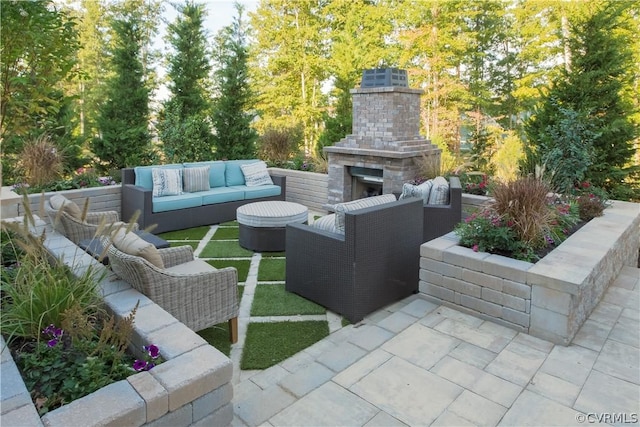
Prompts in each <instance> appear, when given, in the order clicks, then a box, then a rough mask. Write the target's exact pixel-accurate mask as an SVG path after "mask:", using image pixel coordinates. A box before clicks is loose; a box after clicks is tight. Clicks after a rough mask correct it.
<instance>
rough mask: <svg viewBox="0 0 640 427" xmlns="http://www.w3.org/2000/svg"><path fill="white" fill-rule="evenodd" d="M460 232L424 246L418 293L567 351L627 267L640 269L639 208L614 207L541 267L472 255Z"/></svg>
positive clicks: (617, 203) (631, 205) (634, 205)
mask: <svg viewBox="0 0 640 427" xmlns="http://www.w3.org/2000/svg"><path fill="white" fill-rule="evenodd" d="M458 242H459V239H458V238H457V236H456V235H455V233H449V234H448V235H446V236H443V237H441V238H438V239H435V240H432V241H430V242H427V243H424V244H423V245H422V246H421V248H420V249H421V251H420V254H421V259H420V284H419V286H420V292H422V293H424V294H426V295H427V297H428V298H429V299H432V300H434V301H436V302H438V303H443V304H447V305H451V306H455V307H456V308H459V309H461V310H463V311H467V312H470V313H472V314H475V315H478V316H480V317H482V318H486V319H490V320H492V321H495V322H497V323H500V324H503V325H505V326H509V327H511V328H514V329H516V330H519V331H523V332H526V333H529V334H531V335H534V336H536V337H539V338H542V339H545V340H549V341H552V342H554V343H556V344H561V345H567V344H569V343H570V342H571V340H572V339H573V336H574V335H575V334H576V332H577V331H578V329H579V328H580V326H581V325H582V323H583V322H584V321H585V319H586V318H587V317H588V316H589V314H590V313H591V311H592V310H593V308H594V307H595V306H596V305H597V303H598V302H599V301H600V299H601V298H602V295H603V294H604V292H605V291H606V289H607V288H608V286H609V284H610V283H611V282H612V281H613V280H614V279H615V278H616V277H617V276H618V274H619V273H620V270H621V269H622V267H623V266H624V265H629V266H636V265H637V262H638V251H639V250H640V205H639V204H637V203H628V202H620V201H615V202H614V203H613V205H612V206H610V207H609V208H607V209H606V210H605V214H604V216H602V217H598V218H594V219H593V220H591V221H590V222H589V223H588V224H586V225H585V226H584V227H582V228H581V229H580V230H578V232H576V233H574V234H573V235H572V236H570V237H569V238H568V239H567V240H565V241H564V242H563V243H562V244H561V245H560V246H558V247H557V248H556V249H555V250H554V251H552V252H551V253H549V254H548V255H547V256H545V257H544V258H543V259H541V260H540V261H538V262H537V263H535V264H533V263H529V262H524V261H518V260H514V259H511V258H507V257H503V256H500V255H492V254H488V253H485V252H474V251H473V250H471V249H469V248H465V247H462V246H459V245H458Z"/></svg>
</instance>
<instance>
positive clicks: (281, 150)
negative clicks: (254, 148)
mask: <svg viewBox="0 0 640 427" xmlns="http://www.w3.org/2000/svg"><path fill="white" fill-rule="evenodd" d="M301 140H302V129H301V127H299V126H298V127H290V128H283V129H273V128H269V129H266V130H265V132H264V133H263V134H262V135H261V136H260V138H259V139H258V156H259V157H260V158H261V159H264V160H265V161H267V162H270V163H271V164H273V165H274V166H283V167H285V166H286V164H287V162H288V161H289V160H290V159H291V157H292V156H293V154H294V153H295V152H296V151H297V150H298V147H299V145H300V141H301Z"/></svg>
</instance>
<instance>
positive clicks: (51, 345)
mask: <svg viewBox="0 0 640 427" xmlns="http://www.w3.org/2000/svg"><path fill="white" fill-rule="evenodd" d="M56 344H58V340H57V339H55V338H54V339H52V340H49V341H47V347H49V348H51V347H55V346H56Z"/></svg>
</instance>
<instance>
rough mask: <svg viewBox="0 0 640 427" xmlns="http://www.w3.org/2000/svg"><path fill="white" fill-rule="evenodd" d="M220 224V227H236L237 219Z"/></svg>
mask: <svg viewBox="0 0 640 427" xmlns="http://www.w3.org/2000/svg"><path fill="white" fill-rule="evenodd" d="M220 226H221V227H237V226H238V221H236V220H235V219H234V220H233V221H227V222H221V223H220Z"/></svg>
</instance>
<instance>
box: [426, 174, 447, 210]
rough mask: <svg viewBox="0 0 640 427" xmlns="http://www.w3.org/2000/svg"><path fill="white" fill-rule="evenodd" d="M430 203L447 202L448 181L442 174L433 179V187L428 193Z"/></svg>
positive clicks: (440, 203)
mask: <svg viewBox="0 0 640 427" xmlns="http://www.w3.org/2000/svg"><path fill="white" fill-rule="evenodd" d="M429 204H430V205H448V204H449V182H448V181H447V180H446V179H445V178H444V177H442V176H437V177H435V178H434V179H433V187H432V188H431V194H430V195H429Z"/></svg>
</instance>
